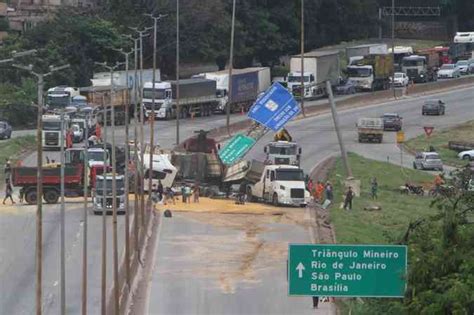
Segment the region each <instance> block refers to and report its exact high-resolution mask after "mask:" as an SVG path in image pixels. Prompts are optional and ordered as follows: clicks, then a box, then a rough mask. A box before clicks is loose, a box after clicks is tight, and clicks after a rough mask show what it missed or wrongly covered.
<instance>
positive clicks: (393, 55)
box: [392, 0, 397, 98]
mask: <svg viewBox="0 0 474 315" xmlns="http://www.w3.org/2000/svg"><path fill="white" fill-rule="evenodd" d="M392 69H393V71H392V90H393V97H394V98H396V97H397V95H396V94H395V84H393V83H394V82H395V81H394V80H395V0H392Z"/></svg>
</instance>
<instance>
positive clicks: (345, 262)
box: [288, 244, 407, 298]
mask: <svg viewBox="0 0 474 315" xmlns="http://www.w3.org/2000/svg"><path fill="white" fill-rule="evenodd" d="M406 268H407V246H404V245H339V244H338V245H327V244H319V245H314V244H290V245H289V247H288V293H289V295H308V296H331V297H387V298H388V297H390V298H396V297H403V296H404V293H405V288H406V272H407V271H406Z"/></svg>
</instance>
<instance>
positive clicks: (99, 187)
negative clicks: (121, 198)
mask: <svg viewBox="0 0 474 315" xmlns="http://www.w3.org/2000/svg"><path fill="white" fill-rule="evenodd" d="M116 183H117V190H116V191H117V195H120V194H123V191H124V187H125V185H124V182H123V179H117V180H116ZM105 184H106V187H105V188H106V189H107V195H111V194H112V178H107V183H105ZM103 190H104V180H103V179H100V178H97V182H96V192H97V194H102V192H103ZM117 206H118V205H117Z"/></svg>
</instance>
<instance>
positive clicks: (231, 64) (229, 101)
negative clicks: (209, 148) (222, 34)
mask: <svg viewBox="0 0 474 315" xmlns="http://www.w3.org/2000/svg"><path fill="white" fill-rule="evenodd" d="M235 2H236V0H233V1H232V24H231V28H230V52H229V80H228V83H229V85H228V87H227V92H228V93H227V106H226V108H225V111H226V126H227V134H228V135H229V136H230V106H231V104H232V70H233V68H234V32H235Z"/></svg>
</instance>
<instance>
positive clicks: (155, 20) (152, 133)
mask: <svg viewBox="0 0 474 315" xmlns="http://www.w3.org/2000/svg"><path fill="white" fill-rule="evenodd" d="M145 16H148V17H150V18H152V19H153V78H152V88H151V91H152V96H151V108H152V109H151V116H150V117H149V119H150V166H149V171H148V200H149V202H151V195H152V179H153V176H151V174H152V170H153V153H154V152H153V151H154V147H155V89H156V86H155V84H156V35H157V30H158V21H159V20H161V19H162V18H164V17H165V16H166V15H162V14H160V15H158V16H154V15H153V14H145Z"/></svg>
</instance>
